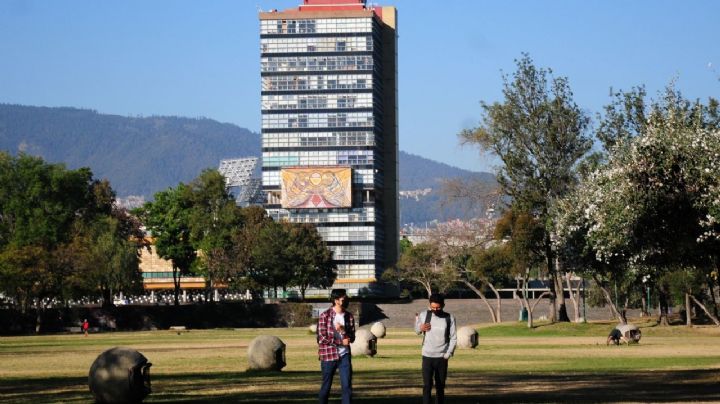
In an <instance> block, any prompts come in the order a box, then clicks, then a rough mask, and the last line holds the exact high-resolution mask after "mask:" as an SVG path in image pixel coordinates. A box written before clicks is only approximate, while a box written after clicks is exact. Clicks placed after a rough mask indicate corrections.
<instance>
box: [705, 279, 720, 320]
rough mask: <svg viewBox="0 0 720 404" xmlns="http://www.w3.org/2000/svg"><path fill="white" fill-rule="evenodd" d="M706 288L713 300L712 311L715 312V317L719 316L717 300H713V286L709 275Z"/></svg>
mask: <svg viewBox="0 0 720 404" xmlns="http://www.w3.org/2000/svg"><path fill="white" fill-rule="evenodd" d="M708 289H709V290H708V291H709V292H710V299H712V302H713V313H715V317H720V314H719V313H718V305H717V300H715V286H714V285H713V279H712V277H710V279H709V282H708Z"/></svg>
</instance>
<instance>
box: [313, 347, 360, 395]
mask: <svg viewBox="0 0 720 404" xmlns="http://www.w3.org/2000/svg"><path fill="white" fill-rule="evenodd" d="M335 369H340V386H342V404H351V403H352V360H350V353H348V354H346V355H343V356H341V357H340V359H338V360H336V361H320V370H322V387H320V397H319V398H320V404H327V402H328V398H329V397H330V388H331V387H332V381H333V377H334V376H335Z"/></svg>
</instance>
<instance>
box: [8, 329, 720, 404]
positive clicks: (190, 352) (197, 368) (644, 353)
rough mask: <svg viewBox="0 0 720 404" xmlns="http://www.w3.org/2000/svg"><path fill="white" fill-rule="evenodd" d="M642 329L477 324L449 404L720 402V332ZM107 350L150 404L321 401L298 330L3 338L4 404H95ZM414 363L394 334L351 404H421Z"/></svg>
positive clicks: (451, 383)
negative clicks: (137, 369) (146, 370)
mask: <svg viewBox="0 0 720 404" xmlns="http://www.w3.org/2000/svg"><path fill="white" fill-rule="evenodd" d="M640 325H641V328H642V331H643V338H642V341H641V343H640V344H639V345H631V346H619V347H618V346H610V347H608V346H606V345H605V337H606V336H607V334H608V332H609V331H610V329H611V328H612V327H613V325H612V324H610V323H589V324H567V323H566V324H543V323H540V324H537V327H535V328H533V329H528V328H527V327H525V325H524V324H522V323H504V324H502V325H480V326H478V327H477V328H478V331H479V333H480V346H478V347H477V348H476V349H472V350H469V349H468V350H463V349H459V350H458V351H456V355H455V357H454V358H452V359H451V360H450V373H449V378H448V387H447V394H448V402H449V403H476V402H583V401H584V402H603V401H613V402H616V401H635V402H637V401H654V402H670V401H720V388H719V387H718V386H719V384H718V382H720V376H719V374H720V330H718V329H716V328H710V327H699V328H687V327H682V326H676V327H669V328H668V327H656V326H654V325H653V324H651V323H641V324H640ZM262 334H270V335H275V336H278V337H279V338H281V339H282V340H283V341H284V342H285V343H286V345H287V351H286V357H287V362H288V365H287V367H286V368H285V369H283V371H282V372H279V373H257V372H246V368H247V359H246V354H247V346H248V344H249V343H250V341H251V340H252V339H253V338H254V337H256V336H258V335H262ZM114 346H129V347H132V348H135V349H137V350H139V351H140V352H142V353H143V354H144V355H145V356H146V357H147V358H148V359H149V360H150V362H152V363H153V366H152V368H151V380H152V387H153V392H152V394H151V395H150V396H149V397H148V398H147V399H146V402H166V403H169V402H205V403H210V402H213V403H215V402H227V403H231V402H232V403H236V402H248V403H311V402H316V401H317V399H316V394H317V389H318V388H319V378H320V372H319V364H318V361H317V354H316V344H315V338H314V335H312V334H309V333H308V332H307V330H306V329H299V328H295V329H242V330H190V331H188V332H186V333H182V334H180V335H178V334H177V333H174V332H171V331H153V332H133V333H120V332H118V333H104V334H94V335H90V336H89V337H83V336H82V335H47V336H29V337H4V338H0V402H3V403H6V402H7V403H15V402H17V403H20V402H23V403H30V402H32V403H50V402H63V403H65V402H91V400H92V398H91V395H90V393H89V390H88V387H87V374H88V370H89V368H90V365H91V364H92V362H93V361H94V360H95V358H96V357H97V355H98V354H100V353H101V352H103V351H104V350H106V349H109V348H111V347H114ZM420 363H421V361H420V337H418V336H416V335H415V334H414V333H413V332H412V330H410V329H389V330H388V336H387V337H386V338H384V339H381V340H380V341H379V342H378V354H377V355H376V356H375V357H372V358H370V357H355V358H353V368H354V381H353V383H354V388H355V399H356V402H360V403H415V402H418V400H419V397H420V387H421V385H422V381H421V376H420ZM336 383H338V384H339V378H336ZM338 388H339V386H334V387H333V389H334V395H335V396H336V397H339V392H338Z"/></svg>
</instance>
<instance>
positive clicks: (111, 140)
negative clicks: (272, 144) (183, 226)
mask: <svg viewBox="0 0 720 404" xmlns="http://www.w3.org/2000/svg"><path fill="white" fill-rule="evenodd" d="M0 150H4V151H7V152H9V153H11V154H17V153H20V152H23V153H26V154H30V155H34V156H40V157H42V158H43V159H45V160H46V161H49V162H62V163H64V164H66V166H67V167H68V168H78V167H90V169H91V170H92V171H93V173H94V175H95V177H96V178H107V179H108V180H109V181H110V183H111V185H112V187H113V189H114V190H115V191H116V193H117V195H118V196H119V197H121V198H125V197H128V196H138V197H142V198H145V199H146V200H149V199H151V198H152V195H153V194H154V193H155V192H158V191H161V190H163V189H166V188H168V187H172V186H175V185H177V183H178V182H188V181H190V180H192V179H193V178H195V177H196V176H197V175H198V174H199V173H200V172H201V171H202V170H203V169H205V168H216V167H217V166H218V164H219V161H220V160H221V159H226V158H239V157H260V155H261V138H260V134H258V133H255V132H252V131H250V130H248V129H245V128H242V127H239V126H237V125H234V124H229V123H221V122H217V121H215V120H212V119H208V118H185V117H175V116H148V117H125V116H120V115H110V114H101V113H98V112H97V111H94V110H89V109H78V108H70V107H35V106H23V105H13V104H0ZM454 178H461V179H474V180H480V181H482V182H487V183H494V182H495V177H494V176H493V175H492V174H490V173H477V172H472V171H467V170H463V169H460V168H457V167H452V166H450V165H448V164H444V163H440V162H437V161H433V160H431V159H427V158H424V157H420V156H417V155H413V154H409V153H405V152H403V151H400V190H401V191H409V192H403V194H404V195H407V194H409V195H410V196H401V198H400V212H401V213H400V214H401V221H402V223H403V224H407V223H423V222H429V221H433V220H438V221H445V220H450V219H456V218H459V219H468V218H471V217H477V216H480V215H482V213H483V210H484V208H483V207H482V206H471V207H469V208H468V207H467V206H466V204H460V203H445V202H444V198H443V195H442V192H441V187H442V181H443V180H445V179H454ZM413 191H420V192H413Z"/></svg>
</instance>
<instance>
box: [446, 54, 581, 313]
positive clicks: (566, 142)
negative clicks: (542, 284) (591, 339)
mask: <svg viewBox="0 0 720 404" xmlns="http://www.w3.org/2000/svg"><path fill="white" fill-rule="evenodd" d="M516 65H517V70H516V71H515V73H513V75H512V77H508V76H503V83H504V84H503V96H504V100H503V102H495V103H492V104H488V103H485V102H482V103H481V107H482V110H483V119H482V123H481V125H480V126H479V127H477V128H474V129H470V130H465V131H463V132H461V133H460V138H461V141H462V142H463V143H465V144H471V145H477V146H479V147H480V148H481V149H482V150H483V151H489V152H492V153H493V154H494V155H496V156H497V157H498V158H499V159H500V161H501V162H502V165H501V166H500V167H499V169H498V172H497V180H498V183H499V185H500V187H501V189H502V190H503V192H504V193H505V194H506V195H508V196H509V197H510V203H511V204H512V206H513V208H516V209H518V210H521V211H524V212H529V213H530V214H532V215H533V216H534V217H536V218H537V220H538V221H539V222H540V223H543V224H544V225H545V231H544V235H543V254H544V259H545V266H546V270H547V272H548V274H550V275H551V277H552V279H553V281H554V282H553V285H554V295H553V297H554V298H553V302H554V303H556V305H557V310H558V313H559V319H560V320H561V321H569V318H568V316H567V311H566V308H565V299H564V293H563V289H564V288H563V285H562V278H561V276H560V274H559V273H558V270H557V267H556V265H555V258H556V254H555V252H554V250H553V246H552V228H553V226H552V221H553V218H552V216H551V215H550V211H551V208H552V206H553V204H554V203H555V201H556V200H558V199H559V198H562V196H563V195H565V194H566V193H567V192H568V191H569V190H570V189H571V188H572V186H573V184H574V183H575V180H576V172H575V170H576V166H577V163H578V161H580V159H581V158H582V157H583V156H585V155H586V153H587V152H588V151H589V150H590V147H591V145H592V142H591V140H590V139H589V138H588V136H587V135H586V131H587V127H588V124H589V118H588V117H587V116H586V115H585V114H584V113H583V111H582V110H581V109H580V107H578V105H577V104H576V103H575V101H574V100H573V93H572V91H571V90H570V86H569V83H568V80H567V78H565V77H554V76H553V75H552V70H550V69H543V68H538V67H536V66H535V65H534V64H533V61H532V59H531V58H530V56H529V55H527V54H523V57H522V58H520V59H519V60H517V61H516ZM556 299H557V301H556ZM555 313H556V312H555V311H553V316H554V315H555Z"/></svg>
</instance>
